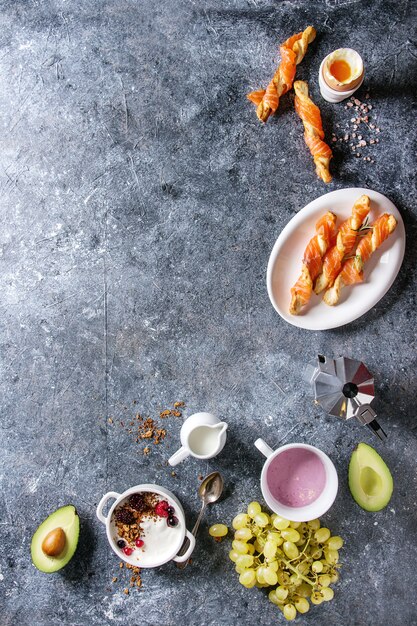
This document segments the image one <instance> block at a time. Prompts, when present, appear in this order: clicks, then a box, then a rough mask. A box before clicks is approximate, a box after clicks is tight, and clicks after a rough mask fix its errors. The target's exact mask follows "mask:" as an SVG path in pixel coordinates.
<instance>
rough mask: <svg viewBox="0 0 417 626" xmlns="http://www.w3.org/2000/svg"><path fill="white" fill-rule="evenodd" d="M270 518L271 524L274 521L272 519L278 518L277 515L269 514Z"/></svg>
mask: <svg viewBox="0 0 417 626" xmlns="http://www.w3.org/2000/svg"><path fill="white" fill-rule="evenodd" d="M270 517H271V523H272V522H273V521H274V519H275V518H276V517H278V515H277V513H271V515H270Z"/></svg>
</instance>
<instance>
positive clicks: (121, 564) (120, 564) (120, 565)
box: [119, 561, 124, 569]
mask: <svg viewBox="0 0 417 626" xmlns="http://www.w3.org/2000/svg"><path fill="white" fill-rule="evenodd" d="M119 567H120V569H122V567H124V563H123V562H122V561H120V563H119Z"/></svg>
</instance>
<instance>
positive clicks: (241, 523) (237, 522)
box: [232, 513, 250, 530]
mask: <svg viewBox="0 0 417 626" xmlns="http://www.w3.org/2000/svg"><path fill="white" fill-rule="evenodd" d="M249 522H250V517H249V515H248V514H247V513H239V515H236V517H235V518H234V519H233V522H232V526H233V528H234V529H235V530H239V529H240V528H245V526H246V525H247V524H248V523H249Z"/></svg>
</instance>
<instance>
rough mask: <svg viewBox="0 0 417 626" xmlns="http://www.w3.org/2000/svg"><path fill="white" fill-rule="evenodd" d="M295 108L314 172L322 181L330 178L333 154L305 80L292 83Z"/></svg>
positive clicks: (328, 180)
mask: <svg viewBox="0 0 417 626" xmlns="http://www.w3.org/2000/svg"><path fill="white" fill-rule="evenodd" d="M294 91H295V100H294V104H295V110H296V111H297V113H298V115H299V116H300V118H301V121H302V122H303V125H304V141H305V142H306V144H307V146H308V148H309V150H310V153H311V155H312V157H313V159H314V163H315V165H316V173H317V176H318V177H319V178H321V179H322V181H323V182H325V183H329V182H330V181H331V180H332V177H331V174H330V170H329V163H330V159H331V158H332V156H333V154H332V151H331V149H330V147H329V146H328V145H327V143H326V142H325V141H323V140H324V131H323V124H322V121H321V115H320V109H319V108H318V106H316V105H315V104H314V102H313V101H312V100H311V98H310V97H309V95H308V85H307V83H306V82H305V81H302V80H296V81H295V83H294Z"/></svg>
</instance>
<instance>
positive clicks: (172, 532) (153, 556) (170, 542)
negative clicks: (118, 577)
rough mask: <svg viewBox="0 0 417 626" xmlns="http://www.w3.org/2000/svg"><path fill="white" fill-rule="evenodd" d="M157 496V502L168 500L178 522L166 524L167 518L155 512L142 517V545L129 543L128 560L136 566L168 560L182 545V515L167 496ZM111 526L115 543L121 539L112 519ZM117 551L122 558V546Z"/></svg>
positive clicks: (183, 530) (150, 565)
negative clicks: (129, 552)
mask: <svg viewBox="0 0 417 626" xmlns="http://www.w3.org/2000/svg"><path fill="white" fill-rule="evenodd" d="M138 493H139V492H138ZM157 498H158V501H159V502H161V501H165V502H168V504H169V506H171V507H173V509H174V516H175V517H176V518H177V520H178V524H177V525H176V526H168V524H167V519H168V518H167V517H160V516H157V515H156V514H155V515H153V516H143V517H142V519H141V521H140V526H141V528H142V530H141V534H140V537H138V538H140V539H142V541H143V546H142V547H141V548H138V547H136V546H134V545H130V547H131V548H132V549H133V552H132V554H131V555H130V557H129V560H130V561H132V560H133V561H136V564H137V566H138V567H141V566H143V567H153V566H154V564H155V563H160V562H164V561H169V560H170V559H171V558H172V554H173V553H174V554H175V553H176V552H178V550H179V549H180V547H181V545H182V541H183V537H184V534H185V527H184V521H183V515H182V514H181V512H180V511H179V510H177V505H176V503H175V502H172V501H171V500H170V499H169V498H161V497H158V496H157ZM127 501H128V498H126V500H125V501H124V502H127ZM124 502H122V503H121V505H120V506H123V504H124ZM111 526H112V530H113V539H114V542H115V544H117V541H118V540H119V539H121V537H120V536H119V534H118V531H117V526H116V524H115V522H114V519H113V520H112V522H111ZM122 539H123V537H122ZM126 545H127V544H126ZM117 551H118V552H119V553H120V556H121V557H122V558H125V555H124V554H123V549H122V548H119V547H118V548H117Z"/></svg>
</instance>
